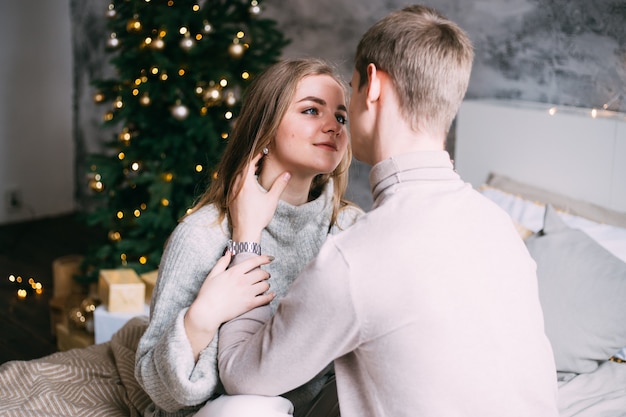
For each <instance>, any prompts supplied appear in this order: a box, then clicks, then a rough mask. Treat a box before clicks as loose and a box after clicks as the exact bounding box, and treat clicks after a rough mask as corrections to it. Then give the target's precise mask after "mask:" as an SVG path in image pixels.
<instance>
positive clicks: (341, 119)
mask: <svg viewBox="0 0 626 417" xmlns="http://www.w3.org/2000/svg"><path fill="white" fill-rule="evenodd" d="M335 117H336V118H337V121H338V122H339V123H341V124H342V125H345V124H346V123H348V118H347V117H346V116H344V115H343V114H338V115H337V116H335Z"/></svg>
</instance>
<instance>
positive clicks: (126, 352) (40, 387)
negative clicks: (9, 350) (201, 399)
mask: <svg viewBox="0 0 626 417" xmlns="http://www.w3.org/2000/svg"><path fill="white" fill-rule="evenodd" d="M147 324H148V318H147V317H136V318H134V319H132V320H130V321H129V322H128V323H126V325H124V327H122V329H120V330H119V331H118V332H117V333H115V335H114V336H113V338H112V339H111V341H109V342H106V343H102V344H98V345H93V346H89V347H87V348H83V349H72V350H68V351H65V352H57V353H54V354H52V355H49V356H45V357H43V358H39V359H34V360H30V361H10V362H6V363H4V364H2V365H0V415H2V416H7V417H9V416H11V417H44V416H45V417H57V416H59V417H61V416H63V417H69V416H73V417H82V416H85V417H87V416H89V417H100V416H102V417H118V416H119V417H128V416H131V417H135V416H141V415H142V413H143V410H145V409H146V407H147V406H148V405H149V404H150V403H151V401H150V398H149V397H148V396H147V395H146V393H145V392H144V391H143V390H142V389H141V387H140V386H139V384H138V383H137V381H136V379H135V377H134V369H135V352H136V350H137V344H138V343H139V339H140V338H141V335H142V334H143V332H144V331H145V328H146V326H147Z"/></svg>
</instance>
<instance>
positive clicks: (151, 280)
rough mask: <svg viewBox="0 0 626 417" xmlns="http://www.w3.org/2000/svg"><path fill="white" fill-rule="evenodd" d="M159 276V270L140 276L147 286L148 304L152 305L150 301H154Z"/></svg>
mask: <svg viewBox="0 0 626 417" xmlns="http://www.w3.org/2000/svg"><path fill="white" fill-rule="evenodd" d="M158 275H159V271H158V270H154V271H151V272H146V273H145V274H141V275H139V278H141V280H142V281H143V283H144V284H146V304H150V301H151V300H152V291H154V286H155V285H156V280H157V276H158Z"/></svg>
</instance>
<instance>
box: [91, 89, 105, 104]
mask: <svg viewBox="0 0 626 417" xmlns="http://www.w3.org/2000/svg"><path fill="white" fill-rule="evenodd" d="M104 99H105V97H104V94H103V93H101V92H100V91H98V92H97V93H96V94H94V95H93V101H94V102H96V103H102V102H103V101H104Z"/></svg>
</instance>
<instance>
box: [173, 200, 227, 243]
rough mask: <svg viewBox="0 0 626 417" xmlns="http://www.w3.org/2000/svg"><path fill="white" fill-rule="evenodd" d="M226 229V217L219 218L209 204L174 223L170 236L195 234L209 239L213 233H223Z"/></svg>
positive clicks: (215, 210)
mask: <svg viewBox="0 0 626 417" xmlns="http://www.w3.org/2000/svg"><path fill="white" fill-rule="evenodd" d="M227 231H228V225H227V221H226V219H222V220H220V218H219V212H218V210H217V209H216V208H215V206H213V205H212V204H210V205H206V206H203V207H200V208H198V209H196V210H195V211H193V212H192V213H189V214H187V215H185V216H184V217H183V218H182V219H181V220H180V221H179V222H178V224H177V225H176V228H175V229H174V231H173V232H172V237H173V238H175V237H176V236H185V237H189V236H197V237H198V238H199V237H202V238H203V239H209V240H210V239H212V237H214V236H213V235H215V234H218V235H224V234H225V233H226V232H227Z"/></svg>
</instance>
